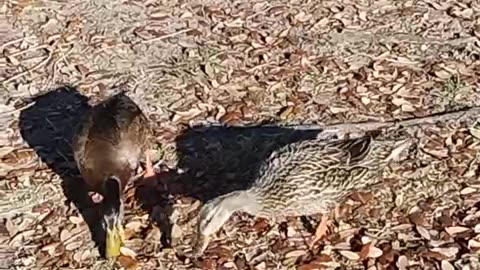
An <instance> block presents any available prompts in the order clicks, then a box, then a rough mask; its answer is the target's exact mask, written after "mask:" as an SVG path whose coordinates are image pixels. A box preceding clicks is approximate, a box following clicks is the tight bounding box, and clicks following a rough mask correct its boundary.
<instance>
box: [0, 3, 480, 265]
mask: <svg viewBox="0 0 480 270" xmlns="http://www.w3.org/2000/svg"><path fill="white" fill-rule="evenodd" d="M0 5H1V6H0V10H1V14H2V15H1V16H0V33H1V34H0V44H1V51H2V55H1V57H0V81H1V89H0V99H1V102H0V185H1V188H0V197H1V201H0V219H1V223H0V246H1V248H0V268H8V269H60V268H62V269H67V268H68V269H99V268H101V267H105V266H107V265H108V264H107V262H105V260H104V259H102V258H101V257H100V256H99V249H98V248H97V247H96V246H95V242H99V241H100V242H101V237H99V236H98V235H97V234H96V233H93V234H92V231H93V232H95V231H96V229H95V228H96V225H95V224H94V223H95V222H93V221H98V213H97V212H96V210H95V208H94V207H93V206H92V204H91V203H89V202H88V201H87V200H86V198H85V187H84V186H82V184H81V183H82V182H81V181H79V177H78V172H77V171H76V167H75V164H74V162H73V159H72V155H71V150H70V146H69V143H70V140H71V136H72V128H73V127H74V126H75V124H76V123H77V122H78V119H79V117H80V116H81V115H82V113H83V112H84V111H85V110H86V109H88V107H89V106H90V104H92V102H94V101H95V100H99V99H101V98H103V97H105V96H108V95H109V93H110V92H111V90H110V89H113V88H115V87H123V88H124V89H127V90H128V94H129V95H130V96H131V97H132V98H134V100H135V101H137V102H138V103H139V105H140V106H141V107H142V109H143V110H144V111H145V113H146V114H148V117H149V118H150V119H152V121H153V122H154V123H155V125H156V134H157V138H158V143H159V144H161V146H159V151H160V153H161V155H162V158H163V159H164V160H165V163H164V165H163V169H162V170H163V172H161V173H160V174H159V175H158V181H156V182H155V181H150V182H147V183H143V184H142V185H141V186H139V187H137V188H134V189H132V190H128V191H127V194H126V196H127V205H128V209H127V213H126V227H127V231H126V234H127V237H128V241H127V243H126V245H127V247H128V248H129V249H130V250H131V251H133V252H134V253H135V254H126V255H125V256H122V257H121V258H120V259H119V262H120V263H119V266H123V267H125V268H130V269H134V268H135V267H138V268H141V269H195V268H197V269H201V268H204V269H205V268H208V269H295V268H297V269H303V270H307V269H334V268H338V269H402V270H403V269H442V270H451V269H480V263H479V258H478V254H479V251H478V250H479V249H480V225H478V224H479V222H480V211H479V204H477V201H479V200H480V181H478V175H479V171H478V155H477V153H478V150H479V149H480V145H479V144H480V142H479V140H478V139H477V138H476V137H475V136H474V135H475V132H472V130H471V129H470V127H471V125H472V123H467V122H465V123H454V122H452V123H440V124H439V125H436V126H432V125H430V126H423V127H420V128H417V129H416V130H415V134H416V136H418V137H419V138H420V140H421V150H422V151H420V152H419V153H418V155H417V158H416V160H407V161H405V162H403V163H402V164H399V165H395V166H394V167H392V169H391V170H389V173H387V174H386V175H385V181H383V184H382V185H379V186H378V187H375V188H373V189H371V190H364V191H359V192H356V193H354V194H352V196H351V197H350V198H349V199H347V200H346V201H344V202H343V203H342V205H341V209H342V211H341V215H340V216H338V217H337V219H336V221H335V223H334V226H333V228H332V231H331V232H330V233H329V234H328V235H327V236H326V237H325V238H323V239H322V241H320V242H319V243H318V244H317V245H316V246H314V247H313V248H310V247H308V245H307V244H306V243H307V242H308V241H309V240H310V239H311V238H312V237H313V235H314V233H315V227H316V225H317V224H318V221H319V216H314V217H309V221H308V222H307V221H305V219H300V218H292V219H289V220H288V221H287V222H286V223H283V224H276V225H275V226H273V227H268V226H267V225H268V224H267V223H266V222H264V221H261V220H253V219H252V218H251V217H249V216H246V215H243V214H236V215H235V216H234V217H232V218H231V219H230V220H229V222H228V224H226V226H225V228H224V230H222V231H221V232H220V233H219V234H217V235H216V238H215V241H214V242H212V243H211V244H210V246H209V249H208V250H207V252H206V254H205V256H204V257H203V258H202V259H200V260H195V259H192V258H190V257H189V252H190V251H191V245H190V243H191V241H192V234H193V226H194V225H195V223H196V213H197V211H198V208H199V207H200V206H201V205H202V203H203V202H205V200H208V199H210V198H212V197H214V196H216V195H219V194H223V193H225V192H228V191H231V190H234V189H237V188H241V187H244V186H245V185H246V184H247V183H248V182H249V181H251V180H252V179H251V177H250V175H251V172H252V170H254V168H255V166H256V165H258V162H260V161H261V160H262V159H263V158H265V157H266V156H268V154H269V153H270V152H271V151H272V150H273V149H275V148H277V147H278V146H279V145H282V144H285V143H288V142H292V141H296V140H299V139H304V138H311V137H314V136H316V133H317V131H309V132H300V131H292V130H289V129H285V128H268V129H267V128H230V129H228V128H226V127H217V128H212V127H203V128H198V129H193V130H192V129H191V127H193V126H199V125H200V126H202V125H205V124H206V123H223V124H225V125H226V126H241V125H246V124H253V123H264V122H265V123H268V122H277V123H282V124H286V123H290V124H292V123H296V124H298V123H317V124H333V123H348V122H359V121H366V120H376V121H384V120H392V119H404V118H409V117H418V116H423V115H428V114H432V113H438V112H445V111H452V110H456V109H459V108H464V107H469V106H474V105H475V104H478V103H479V101H480V95H479V92H478V90H477V89H479V79H478V78H479V77H480V68H479V58H480V42H479V37H480V25H479V23H480V5H479V4H478V3H475V1H467V0H464V1H435V0H424V1H391V0H382V1H351V0H343V1H341V0H335V1H313V0H312V1H309V0H306V1H295V0H294V1H284V0H271V1H264V0H255V1H244V0H232V1H215V0H204V1H189V0H183V1H175V0H174V1H166V0H159V1H151V0H129V1H113V0H69V1H61V0H38V1H33V0H6V1H3V2H0ZM3 14H6V16H4V15H3ZM47 92H48V94H46V95H43V96H40V97H37V96H38V95H40V94H45V93H47ZM177 168H178V170H177ZM167 191H168V192H167ZM169 219H170V222H169V221H168V220H169ZM99 239H100V240H99ZM130 253H132V252H130ZM134 255H135V256H134ZM132 256H133V257H132Z"/></svg>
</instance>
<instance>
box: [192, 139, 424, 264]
mask: <svg viewBox="0 0 480 270" xmlns="http://www.w3.org/2000/svg"><path fill="white" fill-rule="evenodd" d="M377 136H378V133H377V135H374V134H373V133H372V134H364V135H363V136H361V137H357V138H345V139H337V140H324V139H310V140H303V141H299V142H295V143H292V144H288V145H286V146H284V147H281V148H279V149H278V150H276V151H274V152H272V154H271V155H270V156H269V157H268V158H267V159H266V160H264V161H263V162H262V163H261V164H260V167H259V170H258V171H257V173H256V174H255V176H254V181H253V184H251V186H250V187H249V188H248V189H245V190H236V191H233V192H231V193H227V194H224V195H221V196H218V197H216V198H214V199H211V200H209V201H208V202H206V203H205V204H204V205H203V206H202V207H201V208H200V211H199V214H198V223H197V225H196V229H195V231H196V236H194V237H195V238H194V240H193V255H194V256H195V257H197V258H198V257H200V256H202V254H203V253H204V251H205V250H206V248H207V247H208V244H209V241H210V240H211V239H212V237H213V235H214V234H215V233H217V232H218V231H219V230H220V229H221V227H222V226H223V225H224V224H225V222H226V221H227V220H228V219H229V218H230V217H231V216H232V215H233V214H234V213H235V212H237V211H240V212H244V213H247V214H249V215H251V216H253V217H255V218H263V219H266V220H269V221H270V222H275V221H276V220H278V219H282V218H287V217H298V216H310V215H315V214H322V219H321V221H320V224H319V225H318V227H317V230H319V228H321V229H320V230H324V231H325V228H327V226H328V223H329V220H328V215H327V214H328V213H329V212H330V211H331V210H332V209H333V208H335V207H336V206H338V205H339V203H340V202H341V200H342V199H344V198H345V197H346V196H347V195H348V194H349V193H350V192H351V191H354V190H358V189H363V188H366V187H369V186H371V185H373V184H376V183H378V182H379V181H380V179H381V177H380V176H381V175H382V173H383V170H384V169H385V167H386V166H387V165H388V164H389V163H390V162H391V161H400V160H401V159H404V158H406V157H407V156H409V155H410V154H411V153H412V152H411V150H412V149H414V148H413V146H414V145H415V139H413V138H412V137H407V138H401V139H398V138H396V139H376V138H375V137H377ZM324 231H323V232H320V234H322V233H325V232H324ZM316 234H317V233H316ZM317 240H318V239H314V241H317ZM312 244H313V243H312Z"/></svg>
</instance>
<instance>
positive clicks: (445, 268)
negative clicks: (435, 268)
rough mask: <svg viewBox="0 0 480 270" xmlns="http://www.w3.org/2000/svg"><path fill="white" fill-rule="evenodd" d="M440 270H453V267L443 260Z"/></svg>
mask: <svg viewBox="0 0 480 270" xmlns="http://www.w3.org/2000/svg"><path fill="white" fill-rule="evenodd" d="M442 270H455V267H453V265H452V264H451V263H449V262H448V261H445V260H443V261H442Z"/></svg>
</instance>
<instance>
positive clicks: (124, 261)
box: [117, 255, 138, 269]
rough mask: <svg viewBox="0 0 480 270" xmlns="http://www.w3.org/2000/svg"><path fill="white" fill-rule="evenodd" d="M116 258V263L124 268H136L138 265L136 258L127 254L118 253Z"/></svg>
mask: <svg viewBox="0 0 480 270" xmlns="http://www.w3.org/2000/svg"><path fill="white" fill-rule="evenodd" d="M117 260H118V263H119V264H120V265H121V266H122V267H124V268H126V269H136V268H137V266H138V262H137V260H136V259H135V258H132V257H129V256H125V255H120V256H118V259H117Z"/></svg>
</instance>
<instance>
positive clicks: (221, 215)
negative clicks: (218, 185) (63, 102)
mask: <svg viewBox="0 0 480 270" xmlns="http://www.w3.org/2000/svg"><path fill="white" fill-rule="evenodd" d="M260 210H261V205H260V204H259V203H258V202H257V200H256V198H255V196H254V195H252V194H250V193H249V192H248V191H234V192H231V193H228V194H225V195H222V196H219V197H217V198H215V199H213V200H210V201H209V202H207V203H206V204H205V205H204V206H203V207H202V210H201V211H200V223H199V226H200V232H201V233H202V234H203V235H211V234H213V233H215V232H217V231H218V230H219V229H220V227H222V226H223V224H224V223H225V222H226V221H227V220H228V219H229V218H230V217H231V216H232V215H233V213H235V212H237V211H243V212H246V213H248V214H250V215H253V216H255V215H256V214H257V213H258V212H260Z"/></svg>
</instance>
